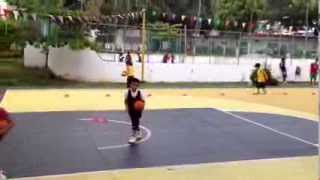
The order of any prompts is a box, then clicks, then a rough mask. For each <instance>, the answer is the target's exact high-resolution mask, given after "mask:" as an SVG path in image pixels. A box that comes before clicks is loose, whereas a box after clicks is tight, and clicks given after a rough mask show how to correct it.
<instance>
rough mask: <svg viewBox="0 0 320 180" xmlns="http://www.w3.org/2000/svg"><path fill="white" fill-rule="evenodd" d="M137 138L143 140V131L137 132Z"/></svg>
mask: <svg viewBox="0 0 320 180" xmlns="http://www.w3.org/2000/svg"><path fill="white" fill-rule="evenodd" d="M135 137H136V138H137V140H140V139H142V133H141V131H136V133H135Z"/></svg>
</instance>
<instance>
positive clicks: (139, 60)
mask: <svg viewBox="0 0 320 180" xmlns="http://www.w3.org/2000/svg"><path fill="white" fill-rule="evenodd" d="M137 56H138V62H139V63H142V57H141V54H140V52H139V51H138V52H137Z"/></svg>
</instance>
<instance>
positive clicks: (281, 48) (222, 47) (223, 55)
mask: <svg viewBox="0 0 320 180" xmlns="http://www.w3.org/2000/svg"><path fill="white" fill-rule="evenodd" d="M154 31H155V30H151V29H147V33H146V36H147V40H146V45H147V50H146V53H147V55H148V57H152V56H154V55H158V56H157V58H158V60H154V59H152V58H151V59H150V58H147V62H152V61H160V62H161V57H162V56H163V55H164V54H166V53H171V54H173V55H174V56H175V57H176V58H175V59H176V60H177V61H176V62H179V63H184V62H190V61H191V62H192V63H201V62H203V61H206V62H207V63H224V62H223V61H224V60H226V61H227V59H228V60H229V62H228V63H239V62H240V61H242V60H262V59H266V58H268V59H273V58H281V57H286V58H287V59H313V58H315V57H316V56H317V47H318V42H317V37H311V36H310V37H305V36H283V35H280V34H279V35H272V34H269V35H258V34H248V33H242V32H218V31H200V30H187V31H184V30H183V29H181V30H180V31H179V33H177V34H176V35H175V36H173V37H172V36H170V37H168V38H166V37H162V38H159V37H157V35H156V33H155V32H154ZM97 42H98V43H100V44H102V46H103V48H102V49H100V51H101V52H112V53H120V52H127V51H130V52H132V53H138V52H140V51H141V47H142V43H141V42H142V31H141V29H138V28H136V27H130V26H126V27H124V26H123V27H116V26H108V27H104V28H103V29H101V28H100V31H98V33H97ZM226 63H227V62H226Z"/></svg>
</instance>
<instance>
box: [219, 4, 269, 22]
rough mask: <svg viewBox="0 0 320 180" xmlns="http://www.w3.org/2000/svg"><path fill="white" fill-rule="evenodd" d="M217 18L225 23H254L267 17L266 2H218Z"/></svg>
mask: <svg viewBox="0 0 320 180" xmlns="http://www.w3.org/2000/svg"><path fill="white" fill-rule="evenodd" d="M217 6H218V8H217V13H216V15H217V17H218V18H219V19H221V20H223V21H240V22H250V21H251V22H252V21H256V20H258V19H259V18H262V17H265V15H266V1H265V0H218V4H217Z"/></svg>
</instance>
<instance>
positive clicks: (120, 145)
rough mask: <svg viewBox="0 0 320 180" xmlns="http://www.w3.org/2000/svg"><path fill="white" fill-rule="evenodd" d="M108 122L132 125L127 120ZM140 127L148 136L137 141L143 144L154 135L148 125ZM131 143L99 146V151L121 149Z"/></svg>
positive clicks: (89, 119)
mask: <svg viewBox="0 0 320 180" xmlns="http://www.w3.org/2000/svg"><path fill="white" fill-rule="evenodd" d="M79 120H80V121H92V120H93V118H83V119H79ZM108 122H112V123H117V124H123V125H127V126H131V124H130V123H128V122H125V121H117V120H108ZM140 128H141V129H142V130H143V131H145V132H146V136H145V137H144V138H143V139H141V140H140V141H139V142H137V144H142V143H144V142H146V141H148V140H149V139H150V138H151V136H152V132H151V130H150V129H148V128H147V127H144V126H140ZM130 146H131V145H130V144H128V143H126V144H119V145H113V146H102V147H98V150H99V151H104V150H110V149H119V148H125V147H130Z"/></svg>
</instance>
